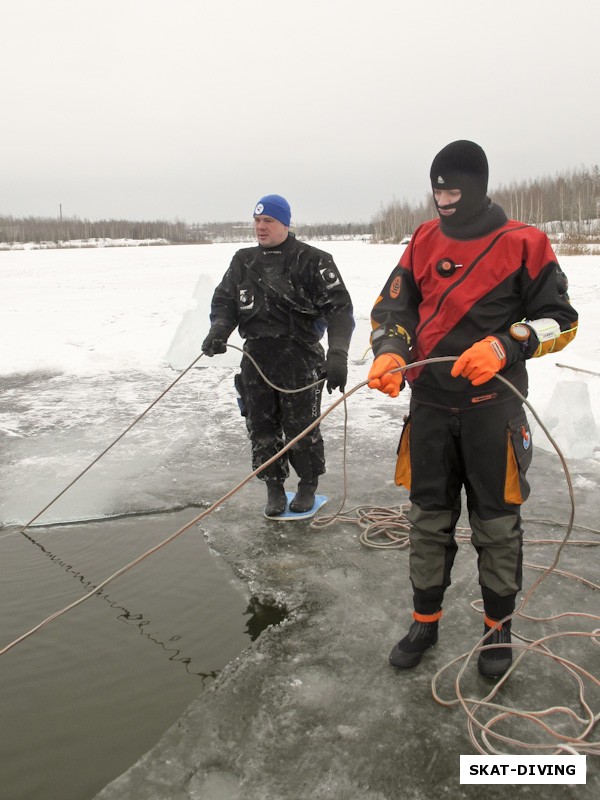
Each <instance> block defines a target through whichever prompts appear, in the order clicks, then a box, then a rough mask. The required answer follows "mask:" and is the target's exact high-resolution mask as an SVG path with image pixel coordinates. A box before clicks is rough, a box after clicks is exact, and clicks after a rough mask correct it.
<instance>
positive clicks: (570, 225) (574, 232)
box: [0, 165, 600, 249]
mask: <svg viewBox="0 0 600 800" xmlns="http://www.w3.org/2000/svg"><path fill="white" fill-rule="evenodd" d="M489 195H490V196H491V197H492V199H493V200H494V201H495V202H496V203H498V204H499V205H501V206H502V207H503V208H504V210H505V211H506V213H507V215H508V216H509V217H510V218H512V219H518V220H520V221H522V222H525V223H528V224H531V225H536V226H537V227H540V228H542V229H544V230H546V232H547V233H548V234H549V235H550V236H551V238H555V239H556V238H558V239H563V240H564V239H566V240H568V241H571V242H572V243H573V244H574V245H576V244H577V243H578V242H579V243H583V244H585V242H596V243H597V242H600V168H599V167H598V165H595V166H593V167H581V168H579V169H576V170H571V171H568V172H564V173H560V174H557V175H556V176H554V177H552V178H550V177H546V178H536V179H534V180H525V181H520V182H518V183H511V184H509V185H500V186H499V187H497V188H496V189H493V190H490V192H489ZM433 217H435V207H434V205H433V200H432V197H431V195H426V196H425V197H424V199H423V201H422V202H421V203H409V202H406V201H404V200H402V201H398V200H395V199H394V200H393V201H391V202H390V203H388V204H386V205H382V206H381V208H380V209H379V210H378V211H377V212H376V213H375V214H374V215H373V217H372V219H371V220H370V221H368V222H367V221H364V222H347V223H333V222H323V223H319V224H311V225H308V224H302V223H300V224H298V225H292V230H293V231H294V232H295V233H296V234H297V235H298V236H299V237H301V238H311V239H334V238H349V239H350V238H361V237H362V238H365V239H369V240H371V241H374V242H382V243H383V242H387V243H398V242H400V241H401V240H402V239H403V238H404V237H406V236H409V235H410V234H411V233H412V232H413V231H414V230H415V228H416V227H417V226H418V225H420V224H421V223H422V222H424V221H425V220H427V219H432V218H433ZM123 239H130V240H135V241H139V242H144V243H148V244H210V243H213V242H223V241H228V242H237V241H240V242H243V241H253V240H254V234H253V228H252V223H251V221H228V222H215V221H210V222H195V223H191V224H190V223H187V222H185V221H182V220H175V221H171V222H168V221H165V220H153V221H139V220H123V219H103V220H88V219H79V218H78V217H69V218H62V217H58V218H56V217H33V216H32V217H13V216H6V215H0V249H7V248H10V247H11V246H12V245H15V244H25V243H33V244H36V245H40V246H44V245H45V246H54V247H61V246H63V247H68V246H69V242H74V241H77V242H81V243H86V242H87V243H89V246H98V244H101V243H102V240H123Z"/></svg>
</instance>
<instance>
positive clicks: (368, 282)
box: [0, 241, 600, 524]
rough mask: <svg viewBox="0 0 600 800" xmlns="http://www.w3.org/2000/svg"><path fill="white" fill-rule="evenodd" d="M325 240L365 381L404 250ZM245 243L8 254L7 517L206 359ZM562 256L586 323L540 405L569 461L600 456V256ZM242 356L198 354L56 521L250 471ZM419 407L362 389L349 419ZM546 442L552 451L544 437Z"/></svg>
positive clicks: (0, 495)
mask: <svg viewBox="0 0 600 800" xmlns="http://www.w3.org/2000/svg"><path fill="white" fill-rule="evenodd" d="M315 244H316V246H318V247H321V248H322V249H324V250H328V251H329V252H331V253H332V254H333V255H334V258H335V260H336V263H337V264H338V266H339V268H340V270H341V272H342V274H343V276H344V279H345V281H346V284H347V286H348V288H349V290H350V293H351V295H352V299H353V302H354V306H355V314H356V322H357V325H356V331H355V334H354V337H353V340H352V345H351V350H350V362H351V363H350V373H349V380H348V388H351V387H352V386H354V385H355V384H357V383H359V382H361V381H363V380H365V378H366V375H367V372H368V367H369V364H370V361H371V359H370V354H369V352H368V349H369V343H368V339H369V331H370V325H369V313H370V310H371V307H372V305H373V301H374V300H375V298H376V296H377V294H378V292H379V290H380V288H381V286H382V285H383V283H384V281H385V279H386V277H387V276H388V274H389V272H390V271H391V269H392V268H393V266H394V265H395V264H396V262H397V260H398V258H399V256H400V254H401V252H402V249H403V248H402V247H401V246H397V245H372V244H368V243H365V242H356V241H354V242H315ZM239 247H240V245H239V244H233V243H230V244H214V245H206V246H193V245H190V246H174V247H171V246H164V247H143V248H109V249H104V248H96V249H79V250H71V251H65V250H29V251H10V252H4V253H0V279H1V285H2V314H1V315H0V337H1V340H2V342H3V348H2V352H1V354H0V385H1V386H2V389H3V391H2V393H1V395H0V443H1V448H0V466H1V468H2V474H3V481H2V487H1V488H0V522H1V523H3V524H8V523H13V522H23V521H27V520H28V519H29V518H30V517H31V516H33V515H34V514H35V513H37V512H38V511H39V510H40V508H41V507H43V505H45V503H46V502H48V501H49V500H50V499H51V498H52V497H53V496H54V494H56V493H57V492H59V491H60V490H61V489H62V488H63V487H64V486H65V485H66V483H67V482H68V481H69V480H71V479H72V478H73V477H75V475H76V474H77V473H78V472H79V471H80V470H81V469H83V468H84V467H85V466H87V464H88V463H89V461H91V459H92V458H93V457H95V456H96V455H98V453H100V452H101V451H102V450H103V449H104V448H105V447H106V446H107V445H108V444H109V443H110V442H111V441H112V440H113V439H114V438H115V437H116V436H117V435H118V434H119V433H121V431H122V430H124V429H125V427H126V426H127V425H128V424H129V423H130V422H132V421H133V419H134V418H135V417H136V416H137V415H138V414H139V413H141V412H142V411H143V410H144V409H145V408H146V407H147V406H148V405H149V404H150V403H151V402H152V401H153V400H155V398H156V397H157V396H158V395H159V394H160V393H161V391H162V390H163V389H164V388H166V386H168V385H169V384H170V383H171V382H172V381H173V380H174V379H175V378H176V377H177V375H178V372H179V371H180V370H182V369H183V368H184V367H186V366H187V365H188V364H189V363H191V362H192V361H193V360H194V359H195V358H196V356H197V355H199V353H200V345H201V342H202V339H203V337H204V335H205V334H206V331H207V329H208V308H209V302H210V296H211V294H212V290H213V288H214V286H215V285H216V283H217V282H218V281H219V280H220V278H221V276H222V274H223V272H224V271H225V269H226V268H227V266H228V264H229V262H230V259H231V257H232V256H233V254H234V252H235V251H236V250H237V249H238V248H239ZM561 265H562V267H563V269H564V270H565V272H566V273H567V276H568V278H569V282H570V296H571V300H572V302H573V305H574V306H575V307H576V308H577V310H578V312H579V315H580V329H579V333H578V336H577V338H576V339H575V341H574V342H573V343H572V344H571V345H570V346H569V347H568V348H567V349H566V350H564V351H563V352H562V353H558V354H556V355H555V356H546V357H544V358H542V359H538V360H535V361H532V362H530V365H529V372H530V397H529V400H530V402H531V403H532V405H533V407H534V408H535V410H536V411H537V413H538V414H539V415H540V416H541V418H542V420H543V422H544V424H545V425H546V426H547V427H548V428H549V430H550V432H551V434H552V436H553V437H554V438H555V439H556V441H557V443H558V445H559V446H560V448H561V450H562V451H563V453H564V455H565V456H566V457H567V458H569V459H594V460H595V461H600V433H599V428H600V256H571V257H563V258H561ZM230 342H231V343H232V344H237V345H241V342H240V340H239V339H238V338H237V337H236V336H235V335H234V336H233V337H232V338H231V340H230ZM239 360H240V354H239V353H238V352H237V351H235V350H230V351H229V352H228V353H227V354H225V355H224V356H221V357H215V358H213V359H211V360H209V359H206V358H202V359H201V360H200V362H199V364H198V366H199V367H200V368H199V369H194V370H192V371H191V372H190V373H189V374H188V375H186V376H184V377H183V378H182V380H181V382H180V383H179V384H178V385H177V386H176V387H175V388H174V389H173V390H172V391H171V392H170V393H169V394H168V395H167V397H166V398H165V399H164V400H162V401H161V402H160V403H159V404H157V406H156V407H155V408H153V409H152V411H151V412H150V413H149V414H148V416H147V417H146V418H145V419H144V420H143V421H142V422H141V423H140V424H139V425H138V426H136V428H135V429H134V430H133V431H132V432H131V433H130V434H128V435H127V436H126V437H125V438H124V439H123V441H122V442H120V443H119V444H118V445H117V446H116V447H115V449H114V450H112V451H111V453H110V454H109V455H108V456H107V457H105V459H103V460H102V461H101V462H100V463H99V464H98V465H97V466H96V467H94V468H93V469H92V470H91V471H90V473H88V475H86V477H85V478H84V479H83V480H82V481H81V482H80V483H79V484H78V485H77V486H76V487H74V488H73V490H71V491H70V492H69V493H68V494H67V495H65V497H64V498H62V499H61V500H60V501H59V502H58V503H57V504H56V505H55V506H53V508H52V509H50V511H49V512H47V514H46V515H45V516H44V518H43V519H44V521H50V520H65V519H77V518H89V517H94V516H103V515H107V514H114V513H121V512H122V511H126V510H153V509H156V508H166V507H171V506H174V505H179V504H181V503H189V502H195V501H197V500H198V499H199V497H198V484H199V473H203V474H206V470H210V469H219V468H222V467H223V466H224V465H226V464H227V463H229V460H230V459H232V458H233V459H235V462H236V465H241V466H240V469H241V467H242V466H244V468H245V466H246V465H247V471H248V472H249V471H250V468H249V456H248V452H247V445H246V441H245V429H244V426H243V423H242V421H241V419H240V417H239V414H238V411H237V405H236V402H235V396H234V391H233V388H232V379H233V374H234V372H235V370H236V367H237V364H238V363H239ZM558 365H565V366H558ZM573 368H577V369H573ZM579 370H587V371H579ZM591 373H594V374H591ZM327 405H328V396H327V395H326V396H325V403H324V408H326V407H327ZM407 405H408V392H407V391H405V392H403V393H402V394H401V395H400V397H399V398H398V399H397V400H391V399H390V398H387V397H384V396H383V395H381V394H380V393H378V392H371V391H369V390H368V389H367V388H366V387H365V388H364V389H361V390H360V391H358V392H357V393H356V394H354V395H353V396H352V397H351V398H350V400H349V402H348V409H349V429H350V431H352V430H355V431H359V432H360V433H361V435H363V436H367V437H372V440H373V441H374V442H377V441H379V440H380V439H381V436H382V419H383V418H385V419H386V420H388V419H389V416H390V415H392V418H393V417H397V420H398V430H397V431H395V432H394V434H393V435H394V436H396V435H397V432H398V431H399V427H400V424H401V418H402V415H403V414H404V413H405V412H406V408H407ZM333 416H334V415H332V417H333ZM341 416H342V415H341V414H338V415H337V417H338V419H341ZM336 424H337V423H336ZM340 424H341V422H340ZM533 427H534V435H535V424H534V426H533ZM222 434H223V435H225V434H228V435H229V437H230V440H231V441H233V442H237V444H236V445H235V447H237V449H234V452H231V448H230V449H229V450H227V451H224V450H223V448H222V447H220V445H219V442H220V441H221V440H222ZM535 444H536V445H537V446H539V447H544V448H546V449H551V445H550V444H549V442H548V441H547V439H546V437H545V436H544V434H543V433H542V432H538V434H537V435H536V436H535ZM391 458H392V456H391V454H390V460H391ZM390 470H391V466H390Z"/></svg>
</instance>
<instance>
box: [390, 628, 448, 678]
mask: <svg viewBox="0 0 600 800" xmlns="http://www.w3.org/2000/svg"><path fill="white" fill-rule="evenodd" d="M437 640H438V620H437V619H436V620H435V622H419V621H417V620H415V621H414V622H413V624H412V625H411V626H410V629H409V631H408V633H407V634H406V636H405V637H404V639H400V641H399V642H398V644H397V645H396V646H395V647H394V649H393V650H392V652H391V653H390V664H391V665H392V666H393V667H398V669H410V667H416V666H417V664H418V663H419V661H420V660H421V659H422V658H423V653H424V652H425V650H427V649H428V648H429V647H433V645H434V644H436V642H437Z"/></svg>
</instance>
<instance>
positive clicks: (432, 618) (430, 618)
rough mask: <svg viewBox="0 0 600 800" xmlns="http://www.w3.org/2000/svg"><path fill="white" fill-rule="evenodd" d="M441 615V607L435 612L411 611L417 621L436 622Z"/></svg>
mask: <svg viewBox="0 0 600 800" xmlns="http://www.w3.org/2000/svg"><path fill="white" fill-rule="evenodd" d="M441 616H442V609H441V608H440V610H439V611H436V612H435V614H419V613H418V611H413V619H414V620H416V621H417V622H437V621H438V619H440V617H441Z"/></svg>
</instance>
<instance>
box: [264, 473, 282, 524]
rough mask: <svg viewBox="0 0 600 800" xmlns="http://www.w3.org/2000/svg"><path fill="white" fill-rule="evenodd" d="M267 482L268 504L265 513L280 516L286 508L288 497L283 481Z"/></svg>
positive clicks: (268, 515)
mask: <svg viewBox="0 0 600 800" xmlns="http://www.w3.org/2000/svg"><path fill="white" fill-rule="evenodd" d="M266 484H267V505H266V507H265V514H266V515H267V517H280V516H281V515H282V514H283V512H284V511H285V509H286V506H287V497H286V496H285V489H284V488H283V482H282V481H266Z"/></svg>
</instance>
